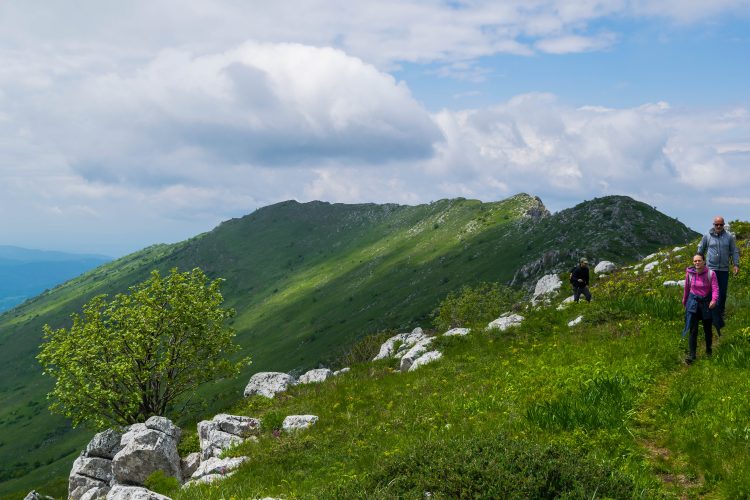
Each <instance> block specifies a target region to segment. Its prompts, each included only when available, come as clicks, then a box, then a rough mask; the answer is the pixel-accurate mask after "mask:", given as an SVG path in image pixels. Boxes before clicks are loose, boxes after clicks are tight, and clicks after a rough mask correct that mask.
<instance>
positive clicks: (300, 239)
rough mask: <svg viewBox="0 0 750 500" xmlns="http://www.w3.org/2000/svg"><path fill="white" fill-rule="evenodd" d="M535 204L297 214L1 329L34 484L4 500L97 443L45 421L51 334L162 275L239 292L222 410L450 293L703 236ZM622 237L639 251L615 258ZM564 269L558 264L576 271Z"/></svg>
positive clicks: (73, 292)
mask: <svg viewBox="0 0 750 500" xmlns="http://www.w3.org/2000/svg"><path fill="white" fill-rule="evenodd" d="M535 204H536V202H535V200H534V199H533V198H530V197H528V196H525V195H519V196H517V197H514V198H511V199H508V200H505V201H503V202H498V203H480V202H477V201H472V200H463V199H458V200H442V201H439V202H435V203H432V204H429V205H421V206H417V207H405V206H396V205H340V204H337V205H330V204H327V203H319V202H313V203H308V204H303V205H301V204H298V203H295V202H285V203H281V204H277V205H274V206H271V207H266V208H264V209H261V210H258V211H257V212H255V213H253V214H251V215H249V216H246V217H243V218H242V219H235V220H232V221H228V222H226V223H224V224H222V225H220V226H219V227H217V228H216V229H215V230H214V231H212V232H211V233H206V234H204V235H201V236H199V237H196V238H194V239H192V240H188V241H186V242H183V243H180V244H176V245H160V246H155V247H150V248H148V249H145V250H143V251H141V252H138V253H136V254H133V255H130V256H128V257H125V258H123V259H120V260H118V261H116V262H113V263H110V264H107V265H105V266H102V267H101V268H98V269H97V270H95V271H93V272H90V273H88V274H86V275H84V276H82V277H80V278H78V279H76V280H73V281H71V282H68V283H67V284H65V285H63V286H61V287H58V288H56V289H55V290H52V291H51V292H49V293H45V294H43V295H41V296H40V297H38V298H36V299H34V300H32V301H30V302H29V303H27V304H25V305H23V306H22V307H19V308H17V309H15V310H13V311H10V312H9V313H6V314H5V315H3V316H2V317H0V351H1V353H0V442H2V445H1V446H0V463H3V464H4V465H3V468H2V474H5V476H3V477H4V478H6V479H7V478H9V477H10V476H9V474H11V473H12V472H13V471H18V472H19V473H20V472H24V471H30V470H33V472H32V473H30V474H26V475H25V476H24V477H21V478H19V479H14V480H8V481H5V483H3V484H2V485H0V493H3V492H8V491H16V490H21V489H30V488H31V487H34V486H37V485H39V484H43V483H44V482H45V481H47V480H49V479H51V478H56V477H59V476H60V474H66V473H67V470H69V467H70V462H71V460H72V458H73V457H74V456H75V455H76V454H77V451H78V450H79V449H80V447H81V445H82V443H83V442H84V441H85V437H86V436H88V435H89V434H90V432H87V431H85V430H84V431H76V432H72V433H71V432H69V431H68V426H67V424H66V422H65V421H64V420H63V419H60V418H58V417H54V416H50V415H48V414H47V412H46V410H45V409H44V402H43V395H44V393H45V392H46V391H47V390H48V388H49V383H50V381H49V380H45V379H44V378H42V377H41V376H40V375H39V369H38V366H37V364H36V362H35V360H34V355H35V354H36V351H37V346H38V344H39V342H40V332H41V326H42V325H43V324H44V323H49V324H51V325H53V326H60V325H63V324H65V322H66V321H67V317H68V316H69V315H70V314H71V313H72V312H75V311H79V310H80V307H81V305H82V304H83V303H84V302H85V301H86V300H88V299H89V298H90V297H91V296H93V295H95V294H98V293H104V292H106V293H113V292H117V291H123V290H126V289H127V287H128V286H130V285H132V284H134V283H137V282H139V281H142V280H143V279H145V277H146V276H147V274H148V272H149V271H150V270H151V269H153V268H158V269H161V270H164V271H165V270H167V269H169V268H171V267H179V268H181V269H188V268H191V267H194V266H200V267H201V268H202V269H204V270H205V271H206V272H207V273H208V274H209V275H210V276H215V277H223V278H225V279H226V283H225V286H224V288H223V291H224V295H225V297H226V301H227V304H228V305H229V306H231V307H234V308H236V310H237V313H238V314H237V317H236V318H235V320H234V327H235V328H236V329H237V331H238V341H239V342H240V343H241V344H242V346H243V347H244V348H245V350H246V352H249V353H250V354H252V356H253V359H254V364H253V365H252V366H251V367H250V368H249V369H248V370H247V372H246V373H244V374H243V376H242V377H240V378H239V379H237V380H232V381H225V382H217V383H216V384H212V385H211V386H210V387H207V388H205V389H203V394H202V395H203V397H204V398H205V399H207V400H209V401H210V406H211V408H218V407H221V406H224V405H226V404H228V403H229V402H231V401H233V400H235V399H236V398H238V397H239V394H240V392H241V389H242V387H243V386H244V381H246V380H247V378H248V377H249V375H250V374H251V373H253V372H256V371H261V370H269V369H271V370H281V371H288V370H301V369H306V368H310V367H314V366H316V365H317V364H318V363H319V362H321V361H325V360H326V359H331V358H332V357H334V356H335V355H336V354H337V353H340V352H341V351H342V350H343V349H345V348H346V346H348V345H349V344H350V343H351V342H352V341H354V340H356V339H358V338H362V337H363V336H365V335H367V334H371V333H373V332H375V331H378V330H381V329H385V328H402V329H403V328H408V327H413V326H416V325H417V324H423V325H424V324H426V323H427V319H428V315H429V313H430V311H431V310H432V309H433V308H434V306H435V304H436V303H437V301H438V299H439V298H441V297H443V296H445V294H446V293H447V292H448V291H450V290H453V289H457V288H459V287H460V286H461V285H463V284H465V283H475V282H478V281H501V282H505V281H509V280H510V279H512V278H513V276H514V274H515V270H516V269H518V268H519V267H521V266H523V265H526V264H528V263H530V262H533V261H534V260H535V259H539V258H541V256H542V254H543V253H544V252H545V251H547V250H550V249H555V250H559V249H562V250H563V252H562V255H561V256H559V258H558V260H559V261H560V262H567V261H566V259H567V260H570V257H568V254H570V255H573V254H575V253H577V252H580V251H583V252H585V253H586V254H587V255H588V256H589V257H590V258H597V259H602V258H610V259H612V258H615V260H620V259H623V258H633V257H635V256H637V255H639V254H641V255H642V254H643V253H649V252H651V251H652V250H654V249H655V248H656V247H657V246H658V245H659V244H666V243H675V242H679V241H685V240H686V239H687V238H689V237H691V236H692V234H691V233H690V231H689V230H687V229H686V228H684V226H681V225H679V224H678V223H676V221H674V220H671V219H669V218H667V217H665V216H663V215H662V214H659V213H658V212H655V211H653V210H651V209H650V207H647V206H646V205H644V204H640V203H637V202H634V201H632V200H629V199H624V198H619V197H610V198H606V199H600V200H594V201H593V202H589V203H586V204H582V205H579V206H577V207H574V208H572V209H569V210H566V211H563V212H560V213H559V214H556V215H555V216H552V217H549V218H546V219H542V220H541V221H539V222H535V221H534V220H533V219H529V218H524V217H523V214H524V213H525V212H526V211H527V210H528V209H529V207H533V206H535ZM607 210H610V211H611V210H616V211H618V210H619V211H621V212H622V213H615V214H612V213H609V214H606V213H605V212H606V211H607ZM603 213H605V215H602V214H603ZM641 219H643V220H644V221H650V224H653V225H658V227H661V228H667V229H668V231H666V232H660V233H659V235H658V236H659V238H657V239H653V241H652V238H641V234H640V226H638V225H637V224H636V225H635V226H633V227H628V228H625V229H623V224H624V223H625V222H627V221H636V222H637V221H639V220H641ZM628 224H630V222H628ZM646 225H647V226H648V224H646ZM585 228H588V229H585ZM584 229H585V230H584ZM592 229H593V230H595V231H594V232H593V233H591V231H590V230H592ZM616 234H618V235H622V236H623V237H624V238H627V239H628V241H630V242H631V243H632V244H631V246H630V247H628V248H624V249H623V248H620V247H612V248H609V243H608V242H611V241H614V240H615V238H614V236H615V235H616ZM566 252H567V253H566ZM623 252H624V253H623ZM560 262H552V264H557V265H563V266H567V265H568V264H569V262H567V263H565V264H560ZM537 271H539V272H541V271H542V270H541V269H537ZM206 411H208V410H206ZM44 464H47V465H44ZM39 465H43V466H42V467H38V466H39Z"/></svg>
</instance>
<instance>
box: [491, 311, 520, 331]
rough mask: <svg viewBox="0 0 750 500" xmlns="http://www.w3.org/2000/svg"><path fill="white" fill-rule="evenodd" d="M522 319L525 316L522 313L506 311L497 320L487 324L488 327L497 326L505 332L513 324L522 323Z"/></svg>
mask: <svg viewBox="0 0 750 500" xmlns="http://www.w3.org/2000/svg"><path fill="white" fill-rule="evenodd" d="M522 321H523V316H521V315H520V314H511V313H505V314H503V315H502V316H500V317H499V318H497V319H496V320H494V321H492V322H490V324H489V325H487V328H490V329H491V328H497V329H498V330H500V331H501V332H503V331H505V330H507V329H508V328H510V327H512V326H516V325H520V324H521V322H522Z"/></svg>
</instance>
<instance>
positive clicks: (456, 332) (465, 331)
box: [443, 328, 471, 337]
mask: <svg viewBox="0 0 750 500" xmlns="http://www.w3.org/2000/svg"><path fill="white" fill-rule="evenodd" d="M470 331H471V328H451V329H450V330H448V331H447V332H445V333H444V334H443V337H452V336H454V335H459V336H464V335H468V334H469V332H470Z"/></svg>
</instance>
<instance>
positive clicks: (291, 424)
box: [281, 415, 318, 432]
mask: <svg viewBox="0 0 750 500" xmlns="http://www.w3.org/2000/svg"><path fill="white" fill-rule="evenodd" d="M317 421H318V417H317V415H289V416H288V417H286V418H285V419H284V422H283V423H282V424H281V428H282V429H284V430H285V431H287V432H289V431H298V430H302V429H309V428H310V427H312V426H313V425H315V423H316V422H317Z"/></svg>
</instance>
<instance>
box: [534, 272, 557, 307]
mask: <svg viewBox="0 0 750 500" xmlns="http://www.w3.org/2000/svg"><path fill="white" fill-rule="evenodd" d="M560 287H562V280H561V279H560V277H559V276H558V275H557V274H547V275H544V276H542V277H541V279H539V281H537V282H536V287H534V295H533V297H532V298H531V304H532V305H536V304H538V303H540V302H543V301H544V300H545V298H547V297H548V296H549V295H551V294H553V293H555V292H557V291H558V290H559V289H560Z"/></svg>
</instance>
